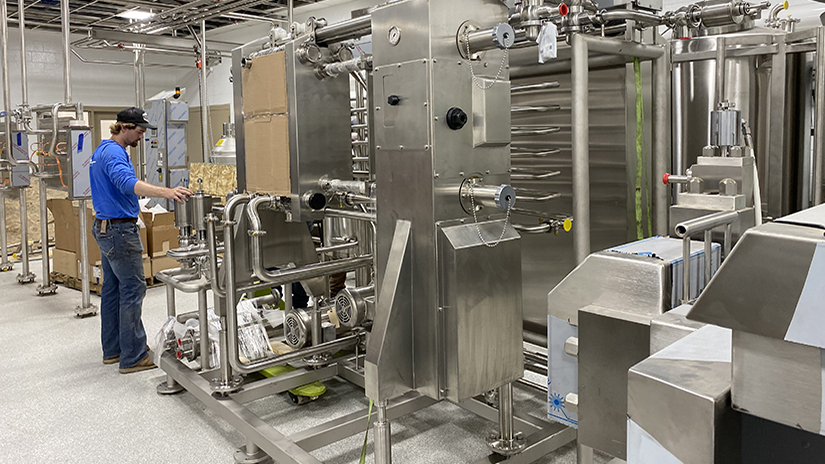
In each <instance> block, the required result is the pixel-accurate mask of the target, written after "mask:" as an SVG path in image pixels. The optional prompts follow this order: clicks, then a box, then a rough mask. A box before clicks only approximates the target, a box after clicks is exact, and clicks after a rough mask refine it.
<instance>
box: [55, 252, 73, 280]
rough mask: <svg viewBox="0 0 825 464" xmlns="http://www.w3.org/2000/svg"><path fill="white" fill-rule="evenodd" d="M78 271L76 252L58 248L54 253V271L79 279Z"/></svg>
mask: <svg viewBox="0 0 825 464" xmlns="http://www.w3.org/2000/svg"><path fill="white" fill-rule="evenodd" d="M78 269H79V267H78V264H77V255H76V254H75V252H73V251H65V250H60V249H57V248H55V249H54V251H52V271H54V272H57V273H59V274H63V275H66V276H69V277H74V278H75V279H76V278H78V277H79V273H78V272H77V271H78Z"/></svg>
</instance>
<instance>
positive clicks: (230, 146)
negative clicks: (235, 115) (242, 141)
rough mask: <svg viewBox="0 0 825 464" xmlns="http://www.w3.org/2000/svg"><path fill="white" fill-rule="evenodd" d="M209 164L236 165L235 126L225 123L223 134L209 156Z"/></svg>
mask: <svg viewBox="0 0 825 464" xmlns="http://www.w3.org/2000/svg"><path fill="white" fill-rule="evenodd" d="M209 162H210V163H213V164H232V165H234V164H235V124H234V123H229V122H225V123H223V134H222V135H221V138H220V139H218V141H217V142H215V146H214V147H212V152H211V153H210V155H209Z"/></svg>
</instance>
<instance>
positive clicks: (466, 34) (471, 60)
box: [464, 28, 507, 90]
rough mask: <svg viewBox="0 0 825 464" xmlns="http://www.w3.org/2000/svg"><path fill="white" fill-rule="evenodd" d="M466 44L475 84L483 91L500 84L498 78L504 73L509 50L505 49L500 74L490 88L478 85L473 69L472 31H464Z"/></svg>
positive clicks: (499, 68)
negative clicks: (471, 51) (497, 83)
mask: <svg viewBox="0 0 825 464" xmlns="http://www.w3.org/2000/svg"><path fill="white" fill-rule="evenodd" d="M464 44H465V45H466V46H467V61H468V62H469V64H470V75H471V76H473V84H475V86H476V87H478V88H479V89H481V90H487V89H489V88H491V87H493V86H494V85H496V82H498V78H499V77H501V72H502V71H504V65H505V64H506V63H507V49H506V48H505V49H504V55H503V56H502V57H501V63H500V64H499V65H498V72H497V73H496V77H494V78H493V81H492V82H491V83H490V85H488V86H483V85H481V84H479V83H478V77H476V72H475V69H473V55H472V54H471V53H470V30H469V28H467V30H465V31H464Z"/></svg>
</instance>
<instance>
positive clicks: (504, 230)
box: [469, 181, 512, 248]
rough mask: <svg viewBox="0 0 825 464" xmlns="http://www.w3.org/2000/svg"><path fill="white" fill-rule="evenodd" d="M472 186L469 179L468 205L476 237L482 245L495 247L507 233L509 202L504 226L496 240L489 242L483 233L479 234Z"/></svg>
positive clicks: (479, 229) (473, 184) (473, 185)
mask: <svg viewBox="0 0 825 464" xmlns="http://www.w3.org/2000/svg"><path fill="white" fill-rule="evenodd" d="M474 187H475V183H474V182H472V181H471V182H470V186H469V189H470V207H471V208H472V209H473V221H474V222H475V225H476V233H477V234H478V238H479V239H480V240H481V243H483V244H484V246H486V247H487V248H495V247H497V246H498V244H499V243H501V241H502V240H504V234H506V233H507V224H509V223H510V211H512V209H511V208H510V202H509V201H508V202H507V216H506V217H505V218H504V228H503V229H501V235H499V236H498V240H496V241H495V242H492V243H490V242H488V241H487V240H485V239H484V236H483V235H481V227H479V225H478V216H477V214H476V196H475V189H474Z"/></svg>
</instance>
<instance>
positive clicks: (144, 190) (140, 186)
mask: <svg viewBox="0 0 825 464" xmlns="http://www.w3.org/2000/svg"><path fill="white" fill-rule="evenodd" d="M194 194H195V193H194V192H192V191H191V190H189V189H188V188H186V187H175V188H166V187H158V186H157V185H152V184H150V183H147V182H143V181H142V180H139V181H137V182H136V183H135V195H139V196H142V197H153V198H166V199H167V200H175V201H177V202H178V203H183V202H184V201H187V200H189V197H191V196H192V195H194Z"/></svg>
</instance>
